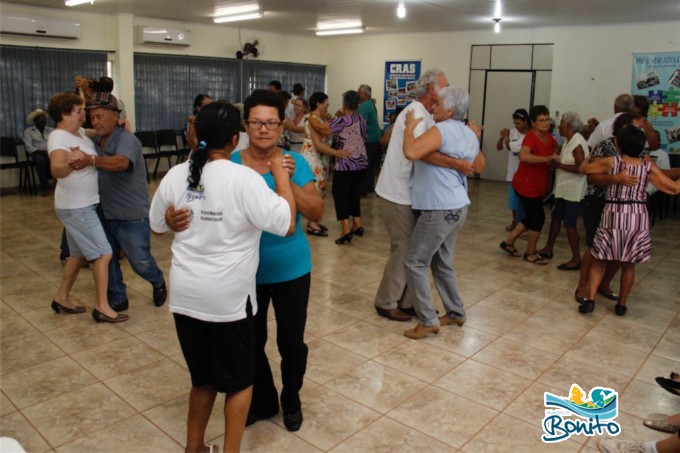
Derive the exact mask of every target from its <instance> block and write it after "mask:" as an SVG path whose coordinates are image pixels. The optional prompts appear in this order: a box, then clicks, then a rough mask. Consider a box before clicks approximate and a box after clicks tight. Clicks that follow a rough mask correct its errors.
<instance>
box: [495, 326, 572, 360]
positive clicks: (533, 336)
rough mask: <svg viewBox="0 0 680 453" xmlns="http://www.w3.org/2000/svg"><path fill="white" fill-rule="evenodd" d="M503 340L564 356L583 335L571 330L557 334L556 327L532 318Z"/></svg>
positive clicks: (516, 327)
mask: <svg viewBox="0 0 680 453" xmlns="http://www.w3.org/2000/svg"><path fill="white" fill-rule="evenodd" d="M501 338H503V339H506V340H511V341H514V342H517V343H521V344H523V345H527V346H532V347H534V348H536V349H540V350H542V351H546V352H550V353H554V354H564V353H565V352H566V351H567V350H568V349H569V348H570V347H571V346H572V345H573V344H574V343H576V342H577V341H578V340H579V338H581V335H580V334H577V333H575V332H572V331H569V330H561V331H559V332H555V327H554V326H550V325H546V324H545V323H544V322H543V321H541V320H540V319H537V318H534V317H531V318H528V319H527V320H526V321H524V322H522V323H521V324H518V325H517V326H515V327H514V328H513V329H512V330H510V331H509V332H507V333H505V334H503V336H502V337H501Z"/></svg>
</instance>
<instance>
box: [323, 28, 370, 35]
mask: <svg viewBox="0 0 680 453" xmlns="http://www.w3.org/2000/svg"><path fill="white" fill-rule="evenodd" d="M364 30H366V27H359V28H337V29H333V30H317V31H316V36H331V35H350V34H355V33H363V32H364Z"/></svg>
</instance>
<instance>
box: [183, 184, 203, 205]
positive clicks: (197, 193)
mask: <svg viewBox="0 0 680 453" xmlns="http://www.w3.org/2000/svg"><path fill="white" fill-rule="evenodd" d="M194 200H205V187H204V186H203V184H199V185H198V186H197V187H196V188H195V189H192V188H191V187H187V202H189V203H190V202H192V201H194Z"/></svg>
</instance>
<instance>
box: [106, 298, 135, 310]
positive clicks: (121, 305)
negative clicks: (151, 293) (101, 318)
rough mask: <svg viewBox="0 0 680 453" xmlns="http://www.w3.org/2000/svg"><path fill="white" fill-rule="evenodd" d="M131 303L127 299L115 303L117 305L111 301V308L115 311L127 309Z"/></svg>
mask: <svg viewBox="0 0 680 453" xmlns="http://www.w3.org/2000/svg"><path fill="white" fill-rule="evenodd" d="M129 305H130V303H129V302H128V300H127V299H125V300H124V301H123V302H121V303H119V304H115V305H114V304H112V303H110V302H109V307H111V309H112V310H113V311H125V310H127V309H128V308H129Z"/></svg>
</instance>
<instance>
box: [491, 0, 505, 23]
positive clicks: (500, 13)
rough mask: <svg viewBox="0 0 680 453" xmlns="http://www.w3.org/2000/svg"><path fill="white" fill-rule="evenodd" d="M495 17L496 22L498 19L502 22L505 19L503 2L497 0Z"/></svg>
mask: <svg viewBox="0 0 680 453" xmlns="http://www.w3.org/2000/svg"><path fill="white" fill-rule="evenodd" d="M493 17H494V20H496V18H497V19H499V20H500V19H501V18H502V17H503V15H502V11H501V0H496V8H495V9H494V12H493Z"/></svg>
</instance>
